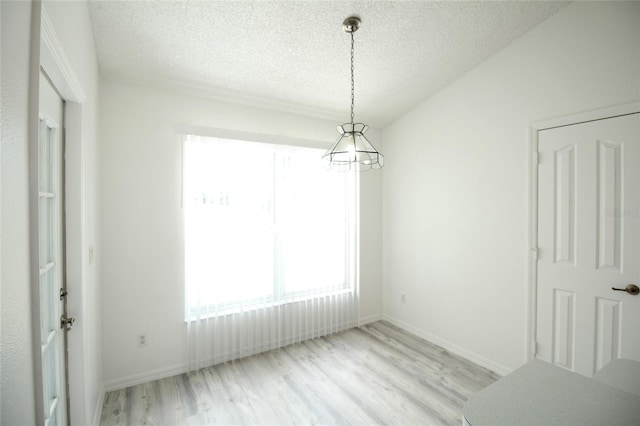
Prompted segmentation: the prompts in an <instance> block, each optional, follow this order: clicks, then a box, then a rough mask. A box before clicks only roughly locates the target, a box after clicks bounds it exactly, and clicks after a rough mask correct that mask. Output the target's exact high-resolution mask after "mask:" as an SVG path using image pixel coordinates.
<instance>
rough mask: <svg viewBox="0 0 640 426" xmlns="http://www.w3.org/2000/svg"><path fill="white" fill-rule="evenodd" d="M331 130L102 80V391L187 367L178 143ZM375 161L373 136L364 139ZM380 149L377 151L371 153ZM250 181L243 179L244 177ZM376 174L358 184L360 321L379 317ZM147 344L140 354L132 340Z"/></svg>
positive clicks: (330, 125)
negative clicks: (201, 133)
mask: <svg viewBox="0 0 640 426" xmlns="http://www.w3.org/2000/svg"><path fill="white" fill-rule="evenodd" d="M335 124H336V123H334V122H332V121H327V120H319V119H313V118H308V117H304V116H298V115H294V114H289V113H283V112H275V111H267V110H261V109H256V108H249V107H243V106H239V105H234V104H229V103H222V102H218V101H213V100H209V99H205V98H199V97H195V96H187V95H182V94H179V93H175V92H169V91H167V92H165V91H160V90H157V89H151V88H144V87H140V86H135V85H130V84H125V83H115V82H112V81H103V82H102V85H101V123H100V135H101V141H100V164H99V168H100V173H101V189H100V193H101V197H102V199H101V214H102V216H101V224H102V228H101V235H102V246H101V247H102V265H101V271H102V318H103V328H102V333H103V342H102V347H103V360H104V378H105V382H106V385H107V386H109V387H113V386H117V385H118V384H122V383H127V382H129V383H130V382H135V381H140V380H145V378H149V377H159V376H166V375H171V374H175V373H177V372H179V371H181V370H182V369H183V368H184V366H185V365H186V363H187V358H188V357H187V346H186V344H187V339H186V330H187V328H186V324H185V322H184V287H183V258H184V254H183V250H182V244H183V235H182V214H181V210H180V200H181V198H180V197H181V182H182V180H181V151H180V150H181V144H180V141H181V137H180V135H179V133H178V132H176V130H175V129H176V127H180V126H182V127H184V126H197V127H200V128H209V129H225V130H229V131H238V132H243V133H247V132H249V133H258V134H266V135H273V136H276V137H285V138H287V137H288V138H296V139H311V140H316V141H326V142H327V147H328V146H329V145H330V144H331V143H332V142H333V141H334V140H335V139H337V136H338V134H337V133H336V131H335ZM369 136H370V139H371V140H372V142H373V143H374V144H375V145H376V147H378V148H379V149H380V150H382V152H384V147H382V146H381V145H382V144H381V143H380V131H378V130H376V129H372V130H370V131H369V132H368V133H367V137H369ZM379 145H380V146H379ZM248 172H250V171H248ZM381 180H382V173H381V172H379V171H370V172H366V173H363V174H362V175H361V184H362V185H361V206H360V208H361V223H362V229H363V232H362V233H361V236H360V241H361V247H360V249H361V258H362V262H361V265H360V274H361V294H360V312H359V315H360V318H364V319H367V318H368V319H371V318H379V317H380V316H381V314H382V304H381V300H382V297H381V293H382V274H381V264H382V262H381V258H382V248H381V238H382V234H381V197H382V194H381V187H382V185H381ZM142 333H146V334H147V336H148V342H149V343H148V345H147V346H146V347H144V348H138V347H137V343H136V335H137V334H142Z"/></svg>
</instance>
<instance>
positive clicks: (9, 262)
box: [0, 1, 37, 425]
mask: <svg viewBox="0 0 640 426" xmlns="http://www.w3.org/2000/svg"><path fill="white" fill-rule="evenodd" d="M0 12H1V14H2V17H1V31H2V33H1V37H0V39H1V44H2V46H1V48H0V52H1V55H2V57H1V58H0V60H1V61H2V69H1V72H2V86H1V88H0V108H1V111H2V157H1V165H0V171H1V179H2V186H1V197H2V198H1V203H2V204H1V209H2V210H1V217H2V227H1V228H0V233H1V235H2V238H1V239H0V241H1V244H2V246H1V247H2V252H1V256H2V266H1V268H2V269H1V280H2V287H1V291H2V293H1V297H0V300H1V304H2V309H1V312H2V321H1V324H2V330H1V335H2V343H1V346H2V368H1V370H0V374H1V378H0V382H1V383H2V385H1V386H0V388H1V391H2V397H1V403H2V405H1V409H0V423H2V424H3V425H5V424H7V425H22V424H35V422H36V418H35V401H34V396H35V391H34V383H33V380H34V376H33V354H32V342H31V331H32V324H31V299H30V297H31V293H30V291H29V288H30V282H29V204H28V195H29V192H28V191H29V187H28V173H29V172H28V170H29V169H28V164H29V163H28V157H27V150H28V148H27V147H28V138H29V128H28V126H29V123H28V115H29V110H28V108H29V52H30V45H29V41H30V29H31V12H32V5H31V3H30V2H9V1H3V2H0ZM36 96H37V95H36ZM36 102H37V101H36Z"/></svg>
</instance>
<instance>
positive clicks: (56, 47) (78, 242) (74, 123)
mask: <svg viewBox="0 0 640 426" xmlns="http://www.w3.org/2000/svg"><path fill="white" fill-rule="evenodd" d="M33 8H34V12H33V18H32V19H33V20H32V28H31V34H32V64H33V65H32V68H33V69H32V70H31V72H32V73H34V74H35V75H37V76H39V74H40V70H44V72H45V74H46V75H47V77H49V79H50V80H51V82H52V84H53V86H54V87H55V89H56V90H58V92H59V94H60V97H61V98H62V99H63V100H64V102H65V104H64V128H65V129H64V138H65V141H64V145H65V166H64V167H65V170H64V174H65V177H66V182H64V185H65V201H64V206H63V208H64V209H65V211H66V218H67V221H66V224H65V229H64V230H63V233H64V234H65V241H66V247H65V250H66V254H67V256H66V258H65V259H64V262H65V269H66V275H67V286H68V288H69V289H70V290H71V291H72V292H73V294H74V297H73V300H72V301H71V302H69V301H68V305H67V306H68V309H69V311H70V312H72V313H73V314H74V315H73V316H75V317H76V318H78V320H79V321H78V324H77V325H76V327H75V329H74V343H73V344H69V343H67V344H68V356H69V357H70V363H71V364H73V365H74V370H75V371H77V373H76V374H75V377H69V383H68V385H69V387H68V389H67V392H68V394H67V395H68V396H69V398H73V400H72V401H71V407H68V408H70V409H69V410H67V421H68V422H70V423H73V424H75V423H78V424H88V423H89V422H90V421H91V419H92V418H96V417H97V416H95V415H94V416H91V414H88V411H89V410H88V409H87V399H88V398H89V395H87V393H86V389H85V378H84V376H85V373H86V371H88V368H87V365H86V357H84V342H86V341H87V336H86V328H85V327H84V325H83V322H82V319H84V315H83V314H84V292H83V289H84V285H85V282H86V276H85V275H86V270H85V268H86V267H85V265H86V257H85V253H86V252H87V250H86V248H87V247H86V246H87V244H86V235H85V228H86V224H85V207H84V201H83V197H84V193H85V180H86V177H85V149H84V145H85V130H84V128H85V126H86V124H85V123H86V106H85V101H86V99H87V98H86V92H85V89H86V87H85V86H83V84H82V82H81V81H80V79H79V78H78V75H77V74H76V72H75V70H74V67H73V65H72V63H71V62H70V61H69V57H68V55H67V54H66V53H65V51H66V49H65V47H64V44H63V43H62V41H61V40H60V37H59V36H58V34H57V32H56V29H55V25H54V24H53V21H52V20H51V18H50V16H49V14H48V13H47V4H46V2H40V1H37V2H34V3H33ZM37 81H38V80H32V81H31V88H32V89H33V90H31V91H32V93H34V97H35V99H36V101H34V102H35V105H34V110H35V111H33V112H32V114H34V116H35V117H38V108H37V105H38V102H37V98H38V95H39V92H40V88H39V84H38V83H37ZM36 123H37V120H36ZM33 132H34V135H35V139H34V140H31V141H30V143H31V144H32V145H31V147H30V149H32V150H33V146H34V145H33V144H34V143H35V144H36V145H35V146H36V147H37V127H34V130H33ZM32 139H33V138H32ZM33 151H34V153H35V154H33V158H32V159H31V160H32V163H31V164H34V163H33V161H34V158H35V160H36V163H35V164H37V149H35V150H33ZM30 167H31V170H30V174H31V175H30V179H32V180H33V181H34V182H36V183H37V182H38V179H37V167H35V168H34V167H33V166H32V165H30ZM69 177H71V179H69ZM32 205H35V206H36V212H35V214H36V216H35V218H34V219H33V220H36V222H35V223H36V224H37V217H38V216H37V203H36V204H33V203H32ZM30 208H31V209H32V208H33V207H32V206H31V207H30ZM32 214H33V213H32ZM34 226H37V225H31V228H30V229H31V232H32V239H31V245H32V248H31V250H32V252H31V257H32V259H33V258H34V256H35V258H36V259H37V251H36V252H35V253H36V254H35V255H34V252H33V250H34V247H35V250H37V244H36V245H34V244H35V243H34V239H33V236H34V235H35V238H36V239H35V242H36V243H37V235H38V234H37V232H35V233H34V232H33V229H34V228H33V227H34ZM35 229H37V228H35ZM70 229H72V230H73V232H72V233H70ZM70 253H71V256H69V254H70ZM36 263H37V262H36ZM32 270H34V269H32ZM32 275H33V272H32ZM34 276H35V277H37V274H36V275H34ZM32 288H33V289H36V290H37V289H38V281H37V278H36V279H35V281H34V279H33V278H32ZM32 293H33V291H32ZM33 294H37V292H36V293H33ZM38 309H39V297H35V296H34V297H33V298H32V312H33V313H35V312H38ZM39 323H40V322H39V320H38V321H35V320H34V325H33V330H34V331H33V333H34V336H39ZM36 330H37V332H36ZM34 339H35V337H34ZM37 340H38V341H39V337H38V339H37ZM34 342H35V340H34ZM34 345H35V343H34ZM38 347H39V346H38ZM36 350H37V349H36ZM71 358H73V360H75V361H73V360H71ZM39 363H40V360H38V361H36V371H35V376H36V378H35V382H36V394H37V396H38V395H39V394H41V393H42V377H41V375H42V370H41V368H40V367H39ZM41 401H42V397H40V402H37V404H38V406H40V407H41V406H42V402H41ZM89 408H92V407H89ZM100 408H101V407H100ZM38 415H39V414H38ZM37 418H39V417H37ZM39 423H40V424H43V423H44V419H43V420H42V421H40V422H39Z"/></svg>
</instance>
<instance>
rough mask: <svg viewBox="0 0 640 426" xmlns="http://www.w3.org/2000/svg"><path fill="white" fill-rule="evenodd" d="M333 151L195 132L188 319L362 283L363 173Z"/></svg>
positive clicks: (190, 139)
mask: <svg viewBox="0 0 640 426" xmlns="http://www.w3.org/2000/svg"><path fill="white" fill-rule="evenodd" d="M323 152H324V150H323V149H317V148H307V147H299V146H288V145H274V144H268V143H260V142H246V141H240V140H225V139H217V138H206V137H198V136H187V137H186V138H185V142H184V176H183V177H184V232H185V284H186V294H187V299H186V302H187V317H193V316H194V315H196V316H200V315H201V314H202V313H203V312H207V313H210V314H215V313H219V314H222V313H226V312H230V311H234V310H239V309H242V310H247V309H251V306H252V305H256V306H257V305H261V306H264V305H265V304H267V305H276V304H278V303H284V302H287V301H291V300H302V299H304V298H312V297H315V296H317V295H326V294H327V293H331V292H333V293H335V292H345V291H351V290H352V289H353V287H354V285H353V282H354V281H355V280H354V279H353V278H352V277H353V276H354V270H355V269H354V265H355V261H354V259H355V234H356V232H355V231H356V226H355V225H356V209H357V205H356V204H357V197H356V191H355V188H356V179H357V175H355V174H352V173H336V172H331V171H326V170H324V169H323V167H322V163H321V160H320V158H321V156H322V153H323Z"/></svg>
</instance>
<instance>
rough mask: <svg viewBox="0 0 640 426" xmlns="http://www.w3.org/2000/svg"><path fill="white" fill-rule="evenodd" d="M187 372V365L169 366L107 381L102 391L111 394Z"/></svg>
mask: <svg viewBox="0 0 640 426" xmlns="http://www.w3.org/2000/svg"><path fill="white" fill-rule="evenodd" d="M188 370H189V365H188V364H187V363H183V364H176V365H170V366H168V367H163V368H158V369H156V370H151V371H145V372H144V373H138V374H132V375H130V376H126V377H122V378H119V379H115V380H109V381H108V382H106V383H105V384H104V391H105V392H111V391H114V390H118V389H124V388H128V387H130V386H135V385H140V384H142V383H147V382H152V381H154V380H160V379H166V378H167V377H171V376H175V375H178V374H183V373H186V372H187V371H188Z"/></svg>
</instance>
